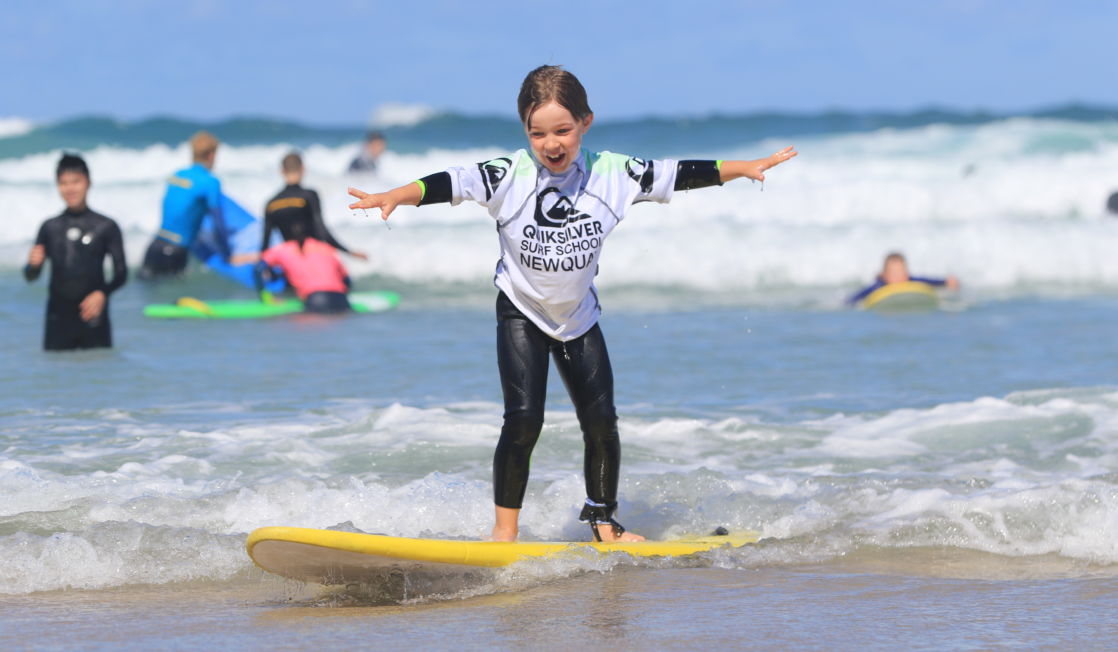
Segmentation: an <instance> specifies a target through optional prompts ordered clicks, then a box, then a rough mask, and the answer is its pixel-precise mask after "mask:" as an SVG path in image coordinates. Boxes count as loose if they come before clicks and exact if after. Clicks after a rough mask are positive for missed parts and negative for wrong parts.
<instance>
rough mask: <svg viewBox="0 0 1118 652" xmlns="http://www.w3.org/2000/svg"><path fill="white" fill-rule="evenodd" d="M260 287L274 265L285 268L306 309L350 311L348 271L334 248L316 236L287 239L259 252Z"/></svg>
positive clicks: (313, 310) (258, 283)
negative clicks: (261, 263) (300, 239)
mask: <svg viewBox="0 0 1118 652" xmlns="http://www.w3.org/2000/svg"><path fill="white" fill-rule="evenodd" d="M260 260H261V261H262V262H263V263H264V264H263V265H261V268H262V269H260V272H261V273H260V274H258V275H257V276H258V281H257V286H258V287H259V288H262V287H263V281H265V280H268V279H267V277H268V276H270V274H271V268H279V269H281V270H283V274H284V276H285V277H286V278H287V282H288V283H289V284H291V287H293V288H294V289H295V294H297V295H298V296H299V298H300V299H301V300H302V301H303V306H304V308H303V309H304V310H305V311H306V312H317V313H338V312H348V311H349V310H350V305H349V299H348V298H346V293H347V292H349V286H350V280H349V273H348V272H346V268H345V266H344V265H342V261H341V260H339V259H338V255H337V253H336V252H335V250H334V248H333V247H331V246H330V245H328V244H326V243H325V242H320V241H318V240H315V239H314V238H306V239H304V240H302V241H299V240H288V241H286V242H284V243H283V244H280V245H276V246H274V247H271V248H269V249H268V250H267V251H265V252H263V253H262V254H261V255H260Z"/></svg>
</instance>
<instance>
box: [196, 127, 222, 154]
mask: <svg viewBox="0 0 1118 652" xmlns="http://www.w3.org/2000/svg"><path fill="white" fill-rule="evenodd" d="M219 142H220V141H218V139H217V137H216V136H214V135H213V134H211V133H210V132H208V131H199V132H198V133H196V134H194V135H193V136H191V137H190V151H191V152H192V153H193V154H194V160H195V161H204V160H205V159H207V158H209V157H210V155H211V154H213V153H214V152H216V151H217V146H218V144H219Z"/></svg>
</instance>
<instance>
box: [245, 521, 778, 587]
mask: <svg viewBox="0 0 1118 652" xmlns="http://www.w3.org/2000/svg"><path fill="white" fill-rule="evenodd" d="M756 541H757V534H756V533H754V532H740V533H732V534H727V535H710V536H695V537H687V538H682V539H674V540H671V541H641V542H637V543H592V542H571V541H550V542H516V543H508V542H503V541H454V540H447V539H413V538H409V537H390V536H384V535H380V534H359V533H354V532H337V531H334V530H315V529H310V528H298V527H263V528H259V529H257V530H254V531H253V532H252V533H251V534H249V535H248V540H247V541H246V542H245V547H246V549H247V550H248V555H249V557H251V558H252V561H253V562H255V563H256V565H257V566H259V567H260V568H262V569H264V570H266V571H268V572H270V573H275V574H276V575H282V576H283V577H289V578H292V579H297V580H302V581H305V582H315V583H318V584H327V585H330V584H345V583H349V582H360V581H362V580H363V579H366V578H370V577H375V576H377V575H378V574H383V573H384V571H385V570H392V569H403V570H421V571H437V570H440V569H442V570H448V569H455V568H457V569H469V568H472V569H475V570H476V569H477V568H499V567H502V566H508V565H510V564H513V563H516V562H518V561H523V560H526V559H541V558H547V557H556V556H561V555H567V554H580V553H581V554H586V553H587V552H597V553H613V552H623V553H627V554H629V555H633V556H635V557H678V556H682V555H691V554H695V553H698V552H705V551H708V550H714V549H715V548H720V547H722V546H735V547H736V546H743V545H746V544H750V543H756Z"/></svg>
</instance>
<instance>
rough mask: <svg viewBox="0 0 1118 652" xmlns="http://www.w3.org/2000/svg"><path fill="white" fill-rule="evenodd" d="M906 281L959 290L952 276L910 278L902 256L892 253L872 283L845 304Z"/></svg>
mask: <svg viewBox="0 0 1118 652" xmlns="http://www.w3.org/2000/svg"><path fill="white" fill-rule="evenodd" d="M908 281H915V282H917V283H927V284H928V285H932V286H935V287H947V288H950V289H952V290H957V289H959V280H958V279H956V278H955V277H954V276H948V277H947V278H928V277H925V276H910V275H909V273H908V263H907V262H906V261H905V257H904V254H901V253H898V252H895V251H894V252H893V253H891V254H889V255H888V256H886V257H885V262H884V263H883V264H882V265H881V273H880V274H878V275H877V278H876V279H875V280H874V282H873V283H871V284H869V285H867V286H866V287H864V288H862V289H861V290H859V291H858V292H856V293H854V294H852V295H850V297H849V298H848V299H847V300H846V303H847V305H851V306H853V305H857V304H858V302H859V301H861V300H862V299H865V298H866V297H868V296H869V295H871V294H873V292H874V291H875V290H878V289H881V288H883V287H885V286H886V285H892V284H893V283H905V282H908Z"/></svg>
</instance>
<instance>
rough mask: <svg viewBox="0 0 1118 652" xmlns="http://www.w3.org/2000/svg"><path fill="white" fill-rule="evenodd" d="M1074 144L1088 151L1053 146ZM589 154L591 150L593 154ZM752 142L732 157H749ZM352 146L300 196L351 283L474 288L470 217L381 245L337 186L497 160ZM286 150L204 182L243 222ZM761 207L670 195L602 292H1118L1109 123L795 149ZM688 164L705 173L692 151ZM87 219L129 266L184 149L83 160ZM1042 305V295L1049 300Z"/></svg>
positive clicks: (440, 214) (409, 229) (615, 254)
mask: <svg viewBox="0 0 1118 652" xmlns="http://www.w3.org/2000/svg"><path fill="white" fill-rule="evenodd" d="M1061 138H1062V139H1065V140H1066V139H1072V140H1076V139H1079V140H1085V141H1089V142H1091V143H1092V145H1091V146H1090V147H1089V148H1083V147H1079V148H1073V149H1072V150H1067V151H1065V150H1062V149H1060V148H1059V147H1057V146H1053V145H1051V144H1050V143H1053V142H1059V141H1060V139H1061ZM591 144H592V143H591ZM778 145H779V144H778V143H776V142H775V141H774V142H771V143H762V144H760V145H758V146H751V147H749V148H748V149H743V150H741V151H740V152H736V154H739V155H741V156H757V155H759V154H761V153H764V152H765V151H768V149H771V148H773V147H777V146H778ZM358 147H359V143H352V144H350V145H346V146H342V147H323V146H312V147H309V148H307V149H306V151H305V152H304V156H305V159H306V162H307V166H308V178H307V185H308V186H310V187H315V188H317V189H318V190H319V192H320V194H321V196H322V199H323V208H324V212H325V217H326V220H327V222H328V223H329V224H330V225H331V227H332V228H333V229H334V230H335V232H336V233H337V234H338V237H339V238H340V239H341V240H342V241H343V242H345V243H346V244H348V245H350V246H351V247H354V248H356V249H359V250H366V251H368V252H369V253H370V254H371V255H372V260H371V261H370V262H368V263H361V262H358V261H354V260H352V259H347V264H348V265H349V267H350V269H351V272H352V273H353V274H354V275H356V276H365V275H370V274H376V275H380V276H385V277H392V278H397V279H400V280H401V281H405V282H408V283H415V284H420V285H423V284H443V283H471V284H476V285H477V286H478V287H487V286H488V284H489V283H490V281H491V278H492V270H493V267H494V264H495V262H496V258H497V255H498V245H497V240H496V238H495V237H494V235H493V223H492V218H490V217H489V216H488V214H487V213H486V211H485V209H483V208H481V207H479V206H476V205H472V204H464V205H462V206H459V207H456V208H451V207H449V206H447V205H437V206H432V207H425V208H422V209H414V208H410V207H403V208H400V209H398V210H397V211H396V212H395V213H394V214H393V216H392V226H393V228H392V230H388V229H385V228H384V227H383V226H382V225H381V224H380V220H379V217H378V216H377V215H374V214H368V215H366V214H364V213H361V212H357V213H354V212H352V211H350V210H349V209H348V208H347V206H348V204H349V203H350V202H351V198H350V197H349V196H348V195H347V194H346V188H347V187H348V186H349V185H354V184H355V185H358V186H359V187H361V188H362V189H364V190H378V189H385V188H390V187H393V186H396V185H400V184H404V183H407V182H409V181H411V180H413V179H416V178H419V177H421V176H423V175H425V174H428V173H430V172H433V171H437V170H440V169H443V168H445V167H447V166H450V165H471V164H472V163H473V162H475V161H478V160H484V159H487V158H490V157H493V156H497V155H500V154H502V153H503V152H501V151H500V150H495V149H476V150H455V151H451V150H431V151H428V152H426V153H423V154H406V155H405V154H398V153H394V152H391V151H390V152H387V153H386V154H385V156H384V158H383V160H382V165H381V172H380V173H379V176H373V177H359V178H358V177H350V176H348V175H346V174H345V169H346V166H347V164H348V162H349V159H350V158H351V157H352V155H353V153H354V151H356V149H357V148H358ZM289 149H290V148H289V146H287V145H285V144H276V145H270V146H254V147H224V148H222V150H221V152H220V153H219V155H218V163H217V172H218V174H219V175H220V176H221V177H222V179H223V183H224V188H225V190H226V192H227V194H229V195H230V196H232V197H233V198H234V199H236V200H237V201H239V202H240V203H242V204H243V205H245V206H246V207H247V208H249V209H250V210H252V211H253V212H259V211H260V209H261V207H262V206H263V204H264V203H265V202H266V200H267V199H268V198H269V197H270V196H271V195H272V194H273V193H275V192H276V191H277V190H278V189H279V187H280V179H279V174H278V171H277V166H278V161H279V159H280V158H281V157H282V155H283V154H284V153H286V152H287V151H288V150H289ZM800 149H801V151H802V154H801V156H800V157H799V158H797V159H796V160H795V161H793V162H791V163H789V164H788V165H787V167H784V168H778V169H775V170H772V171H771V172H770V173H769V176H770V179H769V181H768V182H767V185H766V188H765V191H764V192H763V193H762V192H760V187H759V186H757V185H751V184H749V183H746V182H741V181H739V182H735V183H733V184H729V185H728V186H726V187H724V188H720V189H716V190H711V189H708V190H699V191H691V192H687V193H678V194H677V196H676V198H675V199H674V200H673V202H672V203H671V204H669V205H667V206H652V205H640V206H636V207H634V209H633V210H632V211H631V213H630V215H629V216H628V217H627V219H626V221H625V223H624V224H622V225H621V226H620V228H619V229H618V232H617V233H616V234H615V235H614V236H613V237H611V239H610V242H609V245H608V246H607V247H606V249H605V251H604V254H603V258H602V261H601V270H602V273H601V275H600V276H599V278H598V282H599V285H600V286H601V287H603V288H609V287H632V286H636V287H665V286H669V287H674V288H682V289H690V290H700V291H711V292H722V293H734V294H735V295H737V296H741V297H745V296H748V295H749V294H750V293H754V292H757V291H765V290H786V289H788V288H835V289H834V290H832V291H831V294H830V295H829V296H831V297H832V300H833V301H834V302H835V303H837V302H838V301H839V300H840V299H841V298H842V297H843V295H844V294H845V293H846V292H847V291H849V290H852V289H854V288H856V287H858V286H860V285H861V284H863V283H866V282H868V281H869V280H870V279H872V278H873V276H874V274H876V272H877V271H878V269H879V266H880V261H881V258H882V256H883V255H884V254H885V253H887V252H889V251H892V250H903V251H904V252H906V254H908V257H909V260H910V263H911V267H912V269H913V272H914V273H916V274H920V275H928V276H941V275H947V274H955V275H957V276H959V277H960V278H961V279H962V281H963V285H964V289H965V290H966V291H972V292H978V293H995V294H1006V293H1013V292H1028V291H1039V290H1038V288H1040V289H1043V288H1075V287H1083V288H1090V289H1095V290H1097V289H1100V288H1101V289H1109V290H1113V289H1114V288H1118V257H1115V256H1113V255H1111V252H1113V251H1115V250H1118V228H1115V223H1114V222H1113V220H1110V219H1107V218H1105V217H1104V216H1103V202H1104V201H1105V198H1106V196H1107V195H1108V194H1109V192H1111V191H1112V190H1113V186H1114V185H1115V182H1114V180H1113V177H1112V174H1111V172H1110V171H1111V170H1114V169H1118V128H1115V127H1114V126H1113V125H1110V124H1108V123H1099V124H1078V123H1064V122H1056V121H1036V120H1010V121H1003V122H998V123H992V124H989V125H984V126H981V127H943V126H931V127H924V128H919V129H911V130H882V131H878V132H873V133H868V134H847V135H841V136H831V137H822V138H815V139H808V140H807V141H804V142H801V143H800ZM695 155H696V156H701V155H702V153H701V152H697V153H696V154H695ZM87 158H88V160H89V163H90V167H91V170H92V173H93V181H94V187H93V190H92V194H91V198H90V202H91V205H92V206H93V207H94V208H95V209H98V210H101V211H103V212H105V213H106V214H108V215H111V216H113V217H114V218H116V219H117V220H118V221H119V222H120V223H121V225H122V227H123V228H124V231H125V234H126V249H127V252H128V255H129V258H130V259H131V260H133V261H135V260H138V259H139V257H140V255H141V254H142V251H143V248H144V247H145V246H146V245H147V241H148V239H149V238H150V237H151V234H152V233H153V232H154V230H155V229H156V228H157V224H158V219H159V206H160V202H161V196H162V192H163V188H162V183H163V179H164V178H165V177H166V176H167V175H168V174H169V173H171V172H172V171H174V170H175V169H177V168H179V167H182V166H184V165H185V164H186V162H187V160H188V158H189V156H188V153H187V151H186V148H185V145H180V146H178V147H174V148H169V147H166V146H163V145H156V146H152V147H146V148H143V149H139V150H129V149H120V148H113V147H100V148H97V149H95V150H93V151H91V152H89V153H88V157H87ZM56 159H57V152H52V153H47V154H36V155H31V156H27V157H23V158H19V159H6V160H2V161H0V185H3V186H4V192H3V193H0V211H2V212H3V213H4V214H5V215H6V216H7V219H6V220H5V221H4V222H3V224H0V264H6V265H8V266H15V265H18V264H20V263H21V262H22V260H23V258H24V256H25V255H26V251H25V249H26V247H27V246H28V244H29V243H30V242H31V240H32V239H33V238H34V235H35V233H36V230H37V228H38V225H39V223H40V222H41V221H42V220H43V219H44V218H45V217H47V216H49V215H52V214H55V213H57V212H58V211H59V208H60V206H59V201H58V198H57V195H56V192H55V190H54V187H53V184H52V183H51V179H52V174H53V166H54V164H55V162H56ZM1044 291H1051V290H1044Z"/></svg>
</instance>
